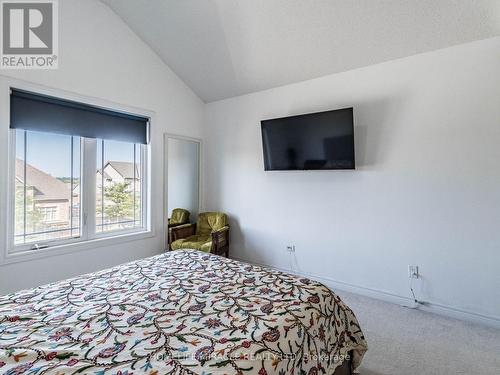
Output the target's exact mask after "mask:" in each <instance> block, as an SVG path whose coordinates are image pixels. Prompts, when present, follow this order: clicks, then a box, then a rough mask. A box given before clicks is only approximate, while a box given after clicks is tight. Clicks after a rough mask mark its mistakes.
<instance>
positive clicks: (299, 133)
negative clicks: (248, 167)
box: [261, 108, 355, 171]
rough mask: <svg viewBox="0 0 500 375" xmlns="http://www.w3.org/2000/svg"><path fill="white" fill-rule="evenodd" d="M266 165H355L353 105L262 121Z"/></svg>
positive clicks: (307, 167) (295, 167)
mask: <svg viewBox="0 0 500 375" xmlns="http://www.w3.org/2000/svg"><path fill="white" fill-rule="evenodd" d="M261 128H262V146H263V149H264V169H265V170H266V171H282V170H323V169H354V167H355V163H354V125H353V109H352V108H344V109H337V110H333V111H325V112H317V113H309V114H305V115H298V116H291V117H283V118H276V119H271V120H263V121H261Z"/></svg>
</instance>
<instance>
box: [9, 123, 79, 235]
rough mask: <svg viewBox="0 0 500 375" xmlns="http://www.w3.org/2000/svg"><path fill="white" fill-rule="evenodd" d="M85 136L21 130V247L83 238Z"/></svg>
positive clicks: (18, 168) (18, 186) (18, 154)
mask: <svg viewBox="0 0 500 375" xmlns="http://www.w3.org/2000/svg"><path fill="white" fill-rule="evenodd" d="M80 158H81V150H80V138H79V137H74V136H68V135H58V134H49V133H39V132H32V131H25V130H19V129H18V130H16V174H15V186H16V191H15V194H16V199H15V220H16V223H15V233H14V236H15V237H14V243H15V244H16V245H19V244H25V243H42V244H43V243H44V242H49V241H53V240H58V239H68V238H76V237H79V236H80Z"/></svg>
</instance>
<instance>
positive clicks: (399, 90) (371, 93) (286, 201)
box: [204, 38, 500, 325]
mask: <svg viewBox="0 0 500 375" xmlns="http://www.w3.org/2000/svg"><path fill="white" fill-rule="evenodd" d="M347 106H354V108H355V133H356V134H355V135H356V141H355V143H356V144H355V146H356V165H357V170H355V171H316V172H264V168H263V156H262V144H261V135H260V120H262V119H268V118H273V117H281V116H287V115H292V114H300V113H307V112H313V111H321V110H327V109H335V108H342V107H347ZM205 122H206V124H205V131H206V132H205V148H204V150H205V166H204V176H205V181H204V186H205V196H204V202H205V205H206V206H207V209H217V210H222V211H226V212H228V213H229V214H230V216H231V224H232V227H231V238H232V244H231V251H232V254H233V255H234V256H235V257H238V258H242V259H246V260H250V261H253V262H258V263H265V264H269V265H273V266H276V267H279V268H283V269H290V268H292V266H293V268H294V269H295V270H298V271H300V272H303V273H306V274H310V275H314V276H316V277H318V278H321V279H323V280H326V281H327V282H330V284H332V285H338V286H339V287H342V288H346V289H351V290H355V291H357V292H360V293H364V294H368V295H374V296H378V297H380V298H386V299H392V300H396V301H404V299H402V298H400V297H405V298H406V297H408V296H409V291H408V289H409V288H408V276H407V275H408V270H407V266H408V265H409V264H416V265H419V266H420V272H421V274H422V284H421V285H420V287H419V288H417V293H418V294H419V295H418V297H420V298H421V299H423V300H426V301H431V302H433V305H432V306H433V307H434V309H435V310H438V309H441V310H446V311H447V313H448V314H450V315H453V314H454V313H456V314H455V315H460V314H462V313H463V312H464V311H465V312H466V313H467V312H468V313H469V314H468V317H469V318H471V319H475V320H482V321H487V320H489V322H490V323H491V322H492V323H493V324H498V325H500V272H499V271H498V265H500V38H493V39H489V40H484V41H479V42H474V43H470V44H466V45H461V46H457V47H452V48H448V49H443V50H439V51H436V52H431V53H426V54H421V55H417V56H413V57H409V58H404V59H400V60H395V61H391V62H387V63H383V64H379V65H374V66H371V67H367V68H362V69H357V70H353V71H349V72H345V73H340V74H335V75H330V76H326V77H322V78H319V79H314V80H310V81H305V82H301V83H298V84H293V85H288V86H283V87H280V88H276V89H271V90H267V91H262V92H258V93H254V94H249V95H244V96H240V97H235V98H231V99H227V100H223V101H219V102H215V103H211V104H208V105H207V106H206V113H205ZM287 244H294V245H296V249H297V251H296V258H297V259H296V263H295V261H294V260H293V259H291V258H290V257H289V256H288V254H287V253H286V252H285V246H286V245H287ZM462 315H463V314H462ZM466 315H467V314H466Z"/></svg>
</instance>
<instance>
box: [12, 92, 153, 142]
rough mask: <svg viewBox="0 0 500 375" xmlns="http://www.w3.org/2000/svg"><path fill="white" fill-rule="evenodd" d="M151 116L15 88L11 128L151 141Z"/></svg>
mask: <svg viewBox="0 0 500 375" xmlns="http://www.w3.org/2000/svg"><path fill="white" fill-rule="evenodd" d="M148 126H149V119H148V118H146V117H141V116H135V115H130V114H125V113H120V112H115V111H111V110H108V109H104V108H99V107H95V106H91V105H88V104H83V103H78V102H74V101H70V100H65V99H58V98H55V97H51V96H45V95H41V94H36V93H32V92H28V91H24V90H18V89H12V90H11V95H10V127H11V128H13V129H25V130H33V131H40V132H50V133H58V134H67V135H77V136H81V137H87V138H102V139H110V140H115V141H124V142H134V143H148V141H149V139H148V135H149V129H148Z"/></svg>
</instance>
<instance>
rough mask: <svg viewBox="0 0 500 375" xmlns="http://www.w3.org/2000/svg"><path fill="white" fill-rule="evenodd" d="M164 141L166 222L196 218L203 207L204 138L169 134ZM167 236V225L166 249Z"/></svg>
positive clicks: (184, 221)
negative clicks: (201, 169)
mask: <svg viewBox="0 0 500 375" xmlns="http://www.w3.org/2000/svg"><path fill="white" fill-rule="evenodd" d="M164 142H165V147H164V150H165V151H164V152H165V167H166V174H165V176H166V181H165V182H166V184H165V198H166V199H165V201H166V215H167V217H168V224H167V226H168V227H173V226H177V225H182V224H186V223H189V222H195V221H196V218H197V216H198V211H199V208H200V148H201V141H200V140H197V139H192V138H185V137H179V136H175V135H169V134H166V135H165V140H164ZM168 240H169V239H168V229H167V230H166V238H165V241H166V246H165V248H167V249H168Z"/></svg>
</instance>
